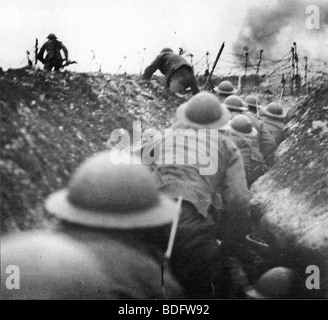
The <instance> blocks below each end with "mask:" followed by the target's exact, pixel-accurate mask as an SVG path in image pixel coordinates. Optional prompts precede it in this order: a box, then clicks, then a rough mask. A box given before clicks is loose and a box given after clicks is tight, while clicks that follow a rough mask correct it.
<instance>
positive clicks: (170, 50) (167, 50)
mask: <svg viewBox="0 0 328 320" xmlns="http://www.w3.org/2000/svg"><path fill="white" fill-rule="evenodd" d="M164 52H172V53H173V50H172V49H171V48H164V49H162V51H161V53H164Z"/></svg>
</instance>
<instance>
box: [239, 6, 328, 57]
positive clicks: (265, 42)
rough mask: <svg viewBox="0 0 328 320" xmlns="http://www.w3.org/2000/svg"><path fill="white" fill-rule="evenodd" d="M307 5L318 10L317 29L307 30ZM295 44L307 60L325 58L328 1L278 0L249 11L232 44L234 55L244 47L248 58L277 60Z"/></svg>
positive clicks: (327, 40)
mask: <svg viewBox="0 0 328 320" xmlns="http://www.w3.org/2000/svg"><path fill="white" fill-rule="evenodd" d="M310 5H315V6H317V7H318V8H319V19H318V21H319V29H308V28H307V20H309V19H310V18H309V17H310V16H311V14H312V12H309V13H307V11H306V9H307V7H308V6H310ZM293 42H297V46H298V49H299V52H300V53H301V54H302V55H307V56H309V57H314V58H319V59H328V1H327V0H313V1H310V0H278V1H277V2H276V3H275V4H274V5H272V6H271V7H265V6H262V7H254V8H251V9H250V10H249V11H248V13H247V15H246V19H245V22H244V25H243V29H242V31H241V32H240V34H239V35H238V37H237V39H236V41H235V42H234V44H233V50H234V52H235V54H236V55H240V54H242V53H243V50H244V48H245V47H247V48H248V52H249V54H250V55H255V54H257V56H258V55H259V52H260V50H264V52H263V55H264V56H265V57H266V58H269V59H279V58H281V57H282V56H283V55H284V54H286V53H288V51H290V47H291V46H292V45H293Z"/></svg>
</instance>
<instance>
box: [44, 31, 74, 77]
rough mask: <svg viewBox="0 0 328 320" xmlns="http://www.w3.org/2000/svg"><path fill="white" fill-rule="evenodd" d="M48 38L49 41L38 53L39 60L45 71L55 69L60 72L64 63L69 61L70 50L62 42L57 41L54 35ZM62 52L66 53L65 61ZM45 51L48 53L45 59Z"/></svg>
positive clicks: (51, 34)
mask: <svg viewBox="0 0 328 320" xmlns="http://www.w3.org/2000/svg"><path fill="white" fill-rule="evenodd" d="M47 38H48V41H47V42H45V43H44V44H43V46H42V47H41V49H40V52H39V53H38V60H40V61H41V62H42V63H43V64H44V70H47V71H51V70H52V69H53V68H54V69H55V71H59V69H60V68H61V67H62V64H63V61H65V60H68V50H67V48H66V47H65V46H64V45H63V43H62V42H61V41H58V40H57V37H56V36H55V35H54V34H53V33H50V34H49V35H48V37H47ZM61 50H63V51H64V55H65V59H63V57H62V55H61V53H60V51H61ZM45 51H47V54H46V57H45V58H43V55H44V52H45Z"/></svg>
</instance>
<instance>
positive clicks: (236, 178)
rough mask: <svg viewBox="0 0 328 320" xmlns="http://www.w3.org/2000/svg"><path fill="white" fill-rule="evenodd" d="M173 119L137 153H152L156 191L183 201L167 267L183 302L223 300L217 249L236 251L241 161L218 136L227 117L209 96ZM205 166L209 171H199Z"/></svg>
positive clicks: (244, 224) (244, 198)
mask: <svg viewBox="0 0 328 320" xmlns="http://www.w3.org/2000/svg"><path fill="white" fill-rule="evenodd" d="M176 117H177V120H178V122H177V123H175V124H174V125H173V126H172V127H173V128H174V130H173V132H172V133H169V134H168V135H165V136H164V137H161V138H160V139H155V140H154V141H151V142H150V143H149V144H147V145H146V146H145V147H144V150H143V158H144V159H146V157H147V153H148V154H149V155H150V156H152V155H153V159H154V160H155V165H154V167H155V171H156V172H157V173H158V175H159V176H160V180H161V187H160V190H161V191H162V192H164V193H165V194H167V195H168V196H170V197H172V198H174V199H176V198H178V197H180V196H181V197H182V199H183V201H182V209H181V215H180V219H179V225H178V230H177V237H176V243H175V245H174V247H173V252H172V268H173V270H174V272H175V274H176V276H177V278H178V279H179V280H180V282H181V284H182V285H183V287H184V288H185V290H186V295H187V297H188V298H227V297H228V296H229V294H228V292H227V291H229V289H230V286H229V283H230V282H229V280H227V279H226V276H225V272H224V271H223V268H224V266H223V265H224V263H223V258H222V251H221V250H223V249H222V247H225V248H229V250H228V249H227V250H226V251H230V249H231V251H235V250H234V248H239V245H240V243H241V241H242V240H241V239H243V238H244V237H245V234H246V233H247V230H248V222H249V220H248V219H249V215H248V214H249V211H248V210H249V194H248V189H247V182H246V177H245V171H244V165H243V160H242V157H241V154H240V151H239V150H238V148H237V146H236V145H235V144H234V143H233V142H232V141H231V140H230V139H229V138H228V137H226V136H225V135H224V134H223V133H222V132H220V130H221V129H222V127H223V126H225V125H226V124H227V122H228V121H229V119H230V117H231V115H230V112H229V111H228V109H227V108H226V107H224V106H222V105H221V104H220V102H219V100H218V98H217V97H216V96H215V95H214V94H212V93H209V92H200V93H199V94H197V95H195V96H193V97H192V98H191V99H189V100H188V101H187V102H186V103H184V104H182V105H181V106H179V108H178V109H177V112H176ZM186 138H187V139H186ZM193 141H194V142H195V141H197V143H193ZM171 142H172V147H167V148H166V146H167V145H171ZM163 147H164V148H165V150H164V151H163V150H162V148H163ZM161 150H162V151H161ZM209 150H210V154H209V157H208V159H207V160H208V161H206V162H205V161H203V160H204V156H205V155H207V153H209ZM157 157H158V159H157ZM201 159H203V160H201ZM210 167H211V168H213V169H214V170H211V172H204V171H205V170H204V169H208V168H210ZM217 239H220V241H222V246H218V243H217ZM232 248H233V249H232ZM236 250H237V249H236Z"/></svg>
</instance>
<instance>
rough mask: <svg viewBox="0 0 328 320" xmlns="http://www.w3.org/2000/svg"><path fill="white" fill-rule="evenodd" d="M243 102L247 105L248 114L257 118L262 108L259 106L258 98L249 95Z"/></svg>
mask: <svg viewBox="0 0 328 320" xmlns="http://www.w3.org/2000/svg"><path fill="white" fill-rule="evenodd" d="M245 102H246V103H247V105H248V109H249V111H250V112H252V113H253V114H255V115H256V116H257V117H258V116H259V109H260V108H261V107H262V106H261V105H260V101H259V98H258V97H257V96H255V95H249V96H247V97H246V98H245Z"/></svg>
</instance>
